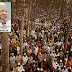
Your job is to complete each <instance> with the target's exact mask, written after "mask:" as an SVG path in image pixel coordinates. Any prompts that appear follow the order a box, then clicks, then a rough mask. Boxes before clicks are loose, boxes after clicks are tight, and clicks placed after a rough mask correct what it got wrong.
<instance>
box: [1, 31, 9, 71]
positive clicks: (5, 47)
mask: <svg viewBox="0 0 72 72" xmlns="http://www.w3.org/2000/svg"><path fill="white" fill-rule="evenodd" d="M8 39H9V33H7V32H3V33H2V35H1V40H2V72H9V40H8Z"/></svg>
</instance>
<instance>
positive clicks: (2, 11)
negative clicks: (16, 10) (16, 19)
mask: <svg viewBox="0 0 72 72" xmlns="http://www.w3.org/2000/svg"><path fill="white" fill-rule="evenodd" d="M0 32H11V2H0Z"/></svg>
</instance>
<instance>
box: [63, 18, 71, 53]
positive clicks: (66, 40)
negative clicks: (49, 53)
mask: <svg viewBox="0 0 72 72" xmlns="http://www.w3.org/2000/svg"><path fill="white" fill-rule="evenodd" d="M71 25H72V18H71V22H70V24H69V27H68V30H67V34H66V38H65V47H64V53H66V49H67V42H68V37H69V32H70V29H71Z"/></svg>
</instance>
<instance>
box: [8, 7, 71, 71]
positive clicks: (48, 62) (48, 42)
mask: <svg viewBox="0 0 72 72" xmlns="http://www.w3.org/2000/svg"><path fill="white" fill-rule="evenodd" d="M66 14H67V13H66V12H64V14H63V15H62V16H61V15H60V12H57V11H56V10H55V11H54V12H53V13H52V14H51V20H49V12H48V14H46V11H45V10H44V9H43V8H42V7H38V6H37V7H36V8H35V9H34V10H33V16H32V23H31V24H32V27H31V29H30V31H29V35H28V36H26V28H25V27H24V31H23V56H21V55H20V22H19V21H16V22H14V24H12V29H11V32H10V33H9V57H10V63H9V65H10V68H9V70H10V71H11V72H71V71H72V69H71V68H72V57H71V56H72V46H71V45H72V41H71V40H72V30H71V29H70V34H69V38H68V45H67V49H66V52H65V53H64V44H65V37H66V33H67V28H68V24H69V23H70V18H69V17H68V16H67V15H66ZM24 23H25V24H26V23H27V17H26V20H25V21H24Z"/></svg>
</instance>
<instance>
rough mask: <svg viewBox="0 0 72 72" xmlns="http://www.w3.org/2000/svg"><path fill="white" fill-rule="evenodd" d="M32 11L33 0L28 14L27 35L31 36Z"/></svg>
mask: <svg viewBox="0 0 72 72" xmlns="http://www.w3.org/2000/svg"><path fill="white" fill-rule="evenodd" d="M31 12H32V0H31V1H30V8H29V14H28V24H27V29H26V36H29V24H30V20H31Z"/></svg>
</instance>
